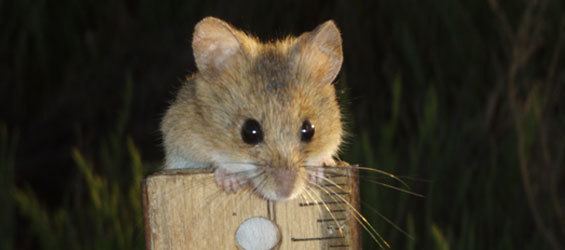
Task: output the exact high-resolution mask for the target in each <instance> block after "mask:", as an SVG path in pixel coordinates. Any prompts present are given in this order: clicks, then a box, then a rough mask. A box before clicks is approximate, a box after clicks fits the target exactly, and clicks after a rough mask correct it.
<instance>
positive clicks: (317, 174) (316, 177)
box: [308, 168, 325, 184]
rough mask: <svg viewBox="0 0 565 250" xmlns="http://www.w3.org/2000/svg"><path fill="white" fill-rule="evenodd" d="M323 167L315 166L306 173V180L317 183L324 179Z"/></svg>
mask: <svg viewBox="0 0 565 250" xmlns="http://www.w3.org/2000/svg"><path fill="white" fill-rule="evenodd" d="M324 178H325V177H324V168H316V169H315V170H312V171H310V172H309V173H308V181H309V182H312V183H316V184H319V183H321V182H322V180H324Z"/></svg>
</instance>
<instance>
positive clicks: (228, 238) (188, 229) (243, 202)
mask: <svg viewBox="0 0 565 250" xmlns="http://www.w3.org/2000/svg"><path fill="white" fill-rule="evenodd" d="M332 182H333V183H327V182H326V183H321V184H320V185H325V187H327V188H330V189H332V190H334V191H335V193H336V194H333V195H328V193H327V192H324V191H313V190H310V191H309V192H308V194H305V195H304V198H297V199H294V200H291V201H285V202H277V203H274V202H268V201H266V200H264V199H261V198H260V197H258V196H256V195H255V194H251V193H250V192H238V193H235V194H233V193H232V194H228V193H225V192H223V191H221V190H220V189H219V188H218V187H217V185H216V183H215V181H214V176H213V174H212V173H210V172H209V171H203V170H185V171H162V172H159V173H156V174H153V175H151V176H149V177H147V178H146V179H145V181H144V184H143V205H144V217H145V218H144V219H145V230H146V232H145V237H146V242H147V249H153V250H160V249H238V248H241V247H239V246H238V244H237V242H236V231H237V229H238V227H239V226H240V224H241V223H242V222H244V221H245V220H247V219H249V218H252V217H264V218H268V219H270V220H271V221H273V222H274V223H275V224H276V225H277V226H278V229H279V233H280V234H279V236H280V241H279V244H278V245H277V247H275V249H281V250H286V249H359V248H360V247H359V246H360V245H359V244H360V243H359V239H358V237H359V234H358V226H357V223H356V221H355V220H354V218H353V216H352V213H353V212H351V211H352V210H351V208H350V207H349V205H347V204H345V203H344V201H347V202H350V203H351V204H352V206H354V207H356V208H357V207H358V205H357V204H358V188H357V180H356V178H354V177H347V176H346V175H340V176H333V177H332ZM334 184H340V185H341V187H342V188H337V187H335V186H334ZM337 196H339V197H337ZM322 201H325V203H326V205H323V204H322ZM328 210H329V211H332V214H333V216H331V215H330V214H329V213H328ZM339 228H341V230H340V229H339ZM257 237H260V236H257Z"/></svg>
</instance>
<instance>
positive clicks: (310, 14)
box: [0, 0, 565, 249]
mask: <svg viewBox="0 0 565 250" xmlns="http://www.w3.org/2000/svg"><path fill="white" fill-rule="evenodd" d="M209 15H212V16H216V17H219V18H221V19H224V20H226V21H228V22H230V23H232V24H233V25H235V26H237V27H239V28H241V29H243V30H247V31H250V32H251V33H253V34H256V35H258V36H259V37H260V38H262V39H265V40H266V39H272V38H277V37H283V36H285V35H288V34H295V35H297V34H300V33H301V32H304V31H308V30H311V29H313V28H314V27H315V26H316V25H318V24H320V23H322V22H323V21H325V20H328V19H333V20H335V21H336V23H337V25H338V26H339V27H340V29H341V32H342V36H343V41H344V57H345V61H344V65H343V68H342V71H341V73H340V76H339V80H338V82H337V83H336V87H337V88H338V90H339V93H340V100H341V104H342V106H343V108H344V113H345V114H346V116H345V120H344V122H345V123H346V124H347V129H348V131H349V132H350V134H351V135H352V136H351V137H350V138H349V139H348V142H347V145H346V147H345V150H344V151H343V153H342V154H341V156H342V157H343V158H344V159H345V160H347V161H349V162H352V163H359V164H361V166H367V167H372V168H377V169H381V170H385V171H389V172H392V173H395V174H397V175H399V176H403V177H404V180H405V181H406V182H407V183H408V184H409V185H410V190H411V191H414V192H416V193H419V194H422V195H424V196H425V198H419V197H415V196H411V195H407V194H405V193H403V192H400V191H395V190H391V189H387V188H386V187H384V186H382V185H379V184H378V183H376V182H379V183H386V184H390V185H398V183H396V182H394V181H393V180H391V179H390V178H383V176H379V175H374V174H370V173H364V174H362V176H363V178H362V189H361V192H362V200H363V201H364V202H365V205H364V206H363V207H364V214H365V215H366V216H367V217H368V219H369V221H370V222H371V223H372V224H373V225H374V226H375V228H376V229H377V231H378V232H379V233H380V234H381V235H382V236H383V237H384V238H385V239H386V240H387V241H388V242H389V243H390V244H391V245H392V248H393V249H563V248H564V247H565V242H564V239H565V195H563V193H564V192H565V191H564V190H565V172H564V168H565V159H564V157H565V129H564V128H565V113H564V112H565V100H564V98H563V97H565V94H564V92H563V86H564V83H565V70H564V69H565V52H564V46H565V40H564V39H565V18H564V16H565V4H563V2H562V1H558V0H537V1H534V0H531V1H520V0H517V1H510V0H500V1H499V0H430V1H417V0H398V1H387V0H379V1H344V0H342V1H316V0H315V1H290V0H279V1H249V0H246V1H237V2H235V1H233V2H232V1H189V0H183V1H181V0H163V1H150V0H140V1H132V0H102V1H93V0H86V1H77V0H60V1H48V0H18V1H14V0H12V1H0V58H1V60H0V84H1V85H0V115H1V116H0V232H2V233H0V248H2V249H64V248H67V249H68V248H70V249H132V248H135V249H142V248H143V228H142V227H141V223H142V222H141V220H140V219H141V208H140V202H139V197H140V196H139V185H138V183H139V181H140V178H141V177H142V176H143V175H146V174H148V173H150V172H152V171H154V170H155V169H156V168H157V167H158V166H159V165H160V164H161V162H162V158H163V150H162V147H161V145H160V143H161V141H160V134H159V131H158V125H159V122H160V119H161V117H162V115H163V113H164V111H165V110H166V107H167V105H168V102H169V101H170V100H171V99H172V98H173V97H174V93H175V92H176V90H177V89H178V87H179V86H180V84H181V81H182V79H183V78H184V76H186V75H187V74H189V73H190V72H193V71H194V70H195V67H194V61H193V57H192V51H191V48H190V39H191V34H192V31H193V26H194V24H195V23H196V22H198V21H199V20H200V19H201V18H203V17H205V16H209ZM367 204H368V205H367ZM369 206H370V207H372V208H375V209H376V210H377V211H378V212H379V213H380V214H382V215H384V216H386V218H388V219H389V220H390V221H392V222H393V223H394V225H397V226H398V227H400V228H401V229H402V230H405V231H406V232H407V234H408V235H406V234H403V233H402V232H401V231H400V230H397V229H396V228H395V226H393V225H391V224H389V223H387V222H386V220H384V219H383V218H381V217H380V216H379V214H378V213H377V212H375V210H373V209H370V208H368V207H369ZM365 244H366V245H365V248H366V249H373V248H375V247H376V245H375V243H374V242H371V241H370V238H367V240H366V241H365Z"/></svg>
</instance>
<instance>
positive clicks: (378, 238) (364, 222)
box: [309, 177, 390, 249]
mask: <svg viewBox="0 0 565 250" xmlns="http://www.w3.org/2000/svg"><path fill="white" fill-rule="evenodd" d="M321 178H322V179H324V180H326V181H327V182H329V183H332V184H333V185H335V186H336V187H339V185H338V184H337V183H335V182H334V181H332V180H331V179H328V178H326V177H321ZM309 183H310V184H311V186H312V187H316V188H318V190H321V191H322V192H324V193H326V194H327V195H328V196H330V197H331V198H332V199H336V200H335V201H338V200H337V199H339V201H341V202H343V203H344V204H346V205H347V206H348V207H349V209H351V210H350V211H352V212H353V213H352V215H353V218H354V219H355V220H356V221H357V222H359V224H360V225H361V226H362V227H363V228H364V229H365V231H367V233H369V235H370V236H371V238H372V239H373V240H374V241H375V242H376V243H377V244H378V245H379V247H380V248H382V249H384V247H383V244H384V245H385V246H386V248H390V245H389V244H388V242H387V241H386V240H385V239H384V238H383V237H382V236H381V235H380V234H379V232H378V231H377V230H376V229H375V228H374V227H373V225H372V224H371V223H369V221H368V220H367V218H365V216H363V215H362V214H361V212H359V210H357V209H356V208H355V207H354V206H353V205H352V204H351V203H350V202H349V201H348V200H347V199H345V198H343V197H342V196H340V195H332V194H333V193H332V191H331V190H329V189H328V188H326V187H323V186H321V185H319V184H317V183H314V182H309ZM342 190H343V188H342Z"/></svg>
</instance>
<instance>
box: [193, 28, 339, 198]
mask: <svg viewBox="0 0 565 250" xmlns="http://www.w3.org/2000/svg"><path fill="white" fill-rule="evenodd" d="M192 48H193V51H194V57H195V60H196V65H197V68H198V70H199V72H198V74H196V76H195V82H196V86H195V92H196V94H195V98H196V99H197V100H196V103H197V109H198V114H200V115H201V116H202V120H203V122H204V123H205V124H204V127H206V131H203V133H205V134H206V138H208V139H209V142H210V146H211V147H212V148H214V151H215V152H216V154H217V155H216V156H214V159H215V161H216V164H217V165H218V166H219V167H223V168H225V169H226V170H228V171H229V170H230V166H231V165H230V164H223V163H228V162H239V163H242V162H244V163H246V164H244V165H245V166H246V167H245V168H244V169H246V170H249V171H248V173H250V174H249V176H248V177H249V179H250V180H251V183H252V185H253V186H254V189H255V190H256V191H257V192H258V193H259V194H261V195H262V196H263V197H265V198H267V199H272V200H284V199H289V198H292V197H295V196H296V195H297V194H299V193H300V192H301V191H302V190H303V189H304V187H305V186H306V185H307V182H308V171H307V168H305V167H306V166H322V165H323V164H328V163H330V162H332V157H333V156H334V155H335V154H336V152H337V150H338V147H339V145H340V143H341V138H342V124H341V116H340V110H339V106H338V103H337V100H336V95H335V89H334V86H333V85H332V82H333V81H334V79H335V78H336V76H337V74H338V72H339V70H340V68H341V64H342V61H343V56H342V45H341V37H340V33H339V30H338V29H337V27H336V26H335V24H334V23H333V21H327V22H325V23H323V24H321V25H320V26H318V27H317V28H316V29H314V30H313V31H311V32H307V33H304V34H302V35H300V36H299V37H296V38H293V37H288V38H285V39H282V40H279V41H272V42H266V43H262V42H260V41H258V40H257V39H256V38H254V37H251V36H249V35H247V34H245V33H243V32H241V31H239V30H237V29H235V28H234V27H232V26H230V25H229V24H227V23H225V22H223V21H221V20H219V19H216V18H211V17H208V18H205V19H203V20H202V21H200V22H199V23H198V24H197V25H196V27H195V32H194V36H193V41H192ZM239 169H241V168H239Z"/></svg>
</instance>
